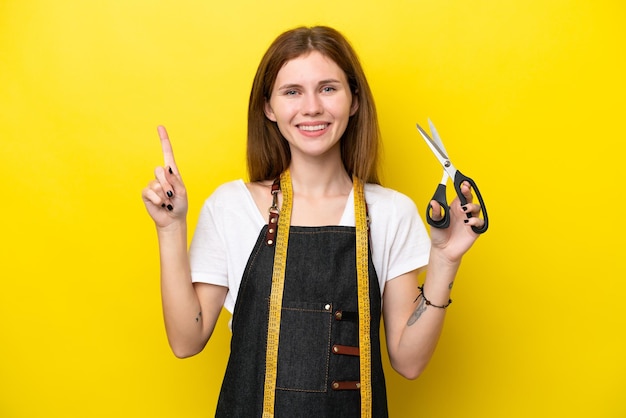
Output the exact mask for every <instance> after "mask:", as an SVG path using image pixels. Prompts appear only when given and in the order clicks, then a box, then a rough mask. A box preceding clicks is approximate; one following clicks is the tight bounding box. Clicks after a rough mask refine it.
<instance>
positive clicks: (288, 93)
mask: <svg viewBox="0 0 626 418" xmlns="http://www.w3.org/2000/svg"><path fill="white" fill-rule="evenodd" d="M284 94H285V96H295V95H296V94H298V92H297V91H296V90H285V93H284Z"/></svg>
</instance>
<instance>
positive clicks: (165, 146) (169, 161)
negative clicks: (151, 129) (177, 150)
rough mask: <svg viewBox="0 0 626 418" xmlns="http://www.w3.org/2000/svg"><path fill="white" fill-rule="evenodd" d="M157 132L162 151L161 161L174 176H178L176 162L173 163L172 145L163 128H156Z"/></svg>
mask: <svg viewBox="0 0 626 418" xmlns="http://www.w3.org/2000/svg"><path fill="white" fill-rule="evenodd" d="M157 131H158V132H159V138H160V139H161V148H162V150H163V160H164V162H165V166H166V167H171V168H172V171H173V172H174V173H175V174H178V167H176V161H174V151H173V150H172V143H171V142H170V138H169V136H168V135H167V130H165V126H160V125H159V127H158V128H157Z"/></svg>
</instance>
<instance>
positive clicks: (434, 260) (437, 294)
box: [388, 250, 459, 379]
mask: <svg viewBox="0 0 626 418" xmlns="http://www.w3.org/2000/svg"><path fill="white" fill-rule="evenodd" d="M458 268H459V263H458V262H455V263H451V262H449V261H448V260H446V259H445V258H444V257H441V256H440V254H439V253H437V252H436V251H434V250H433V251H431V256H430V262H429V265H428V270H427V271H426V278H425V281H424V285H423V287H422V289H421V290H420V289H417V288H416V286H415V285H414V286H413V288H414V290H413V291H412V292H407V294H406V296H405V297H404V300H403V302H402V303H403V304H406V305H405V306H407V308H406V309H405V310H404V311H403V312H404V313H403V314H402V321H403V322H402V323H401V324H400V327H401V328H400V329H399V330H398V331H399V332H397V333H396V334H395V335H396V338H395V340H394V341H388V344H392V347H390V354H391V353H393V354H392V356H391V358H392V365H393V367H394V369H396V370H397V371H398V372H399V373H400V374H402V375H403V376H405V377H407V378H409V379H414V378H416V377H418V376H419V375H420V374H421V372H422V371H423V370H424V369H425V367H426V365H427V364H428V362H429V361H430V359H431V357H432V355H433V352H434V351H435V348H436V346H437V343H438V341H439V337H440V335H441V331H442V329H443V324H444V319H445V314H446V309H445V308H444V306H446V305H447V304H449V301H450V293H451V289H452V284H453V282H454V279H455V276H456V273H457V271H458ZM409 298H410V300H409Z"/></svg>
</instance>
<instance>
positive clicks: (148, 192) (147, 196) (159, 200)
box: [141, 180, 172, 210]
mask: <svg viewBox="0 0 626 418" xmlns="http://www.w3.org/2000/svg"><path fill="white" fill-rule="evenodd" d="M141 195H142V197H143V201H144V202H145V203H146V204H149V203H150V204H152V205H154V206H160V207H162V208H167V209H169V207H171V204H169V202H168V200H167V198H166V197H165V196H164V195H163V189H162V188H161V184H160V183H159V182H158V181H156V180H153V181H152V182H151V183H150V184H149V185H148V187H146V188H145V189H143V191H142V193H141ZM168 205H169V206H168ZM169 210H172V209H169Z"/></svg>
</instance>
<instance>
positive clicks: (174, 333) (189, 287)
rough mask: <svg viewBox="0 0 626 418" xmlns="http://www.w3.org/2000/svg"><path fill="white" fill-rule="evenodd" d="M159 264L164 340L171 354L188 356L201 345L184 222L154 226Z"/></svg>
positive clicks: (200, 329)
mask: <svg viewBox="0 0 626 418" xmlns="http://www.w3.org/2000/svg"><path fill="white" fill-rule="evenodd" d="M157 232H158V239H159V252H160V266H161V299H162V304H163V317H164V321H165V329H166V332H167V337H168V341H169V343H170V346H171V347H172V350H173V351H174V354H175V355H176V356H178V357H188V356H190V355H193V354H196V353H198V352H199V351H200V350H202V348H203V347H204V344H205V343H206V339H205V338H204V336H203V332H202V314H201V307H200V301H199V299H198V295H197V293H196V291H195V289H194V286H193V284H192V282H191V271H190V266H189V257H188V253H187V225H186V223H185V222H180V223H177V224H173V225H170V227H168V228H167V229H157Z"/></svg>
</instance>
